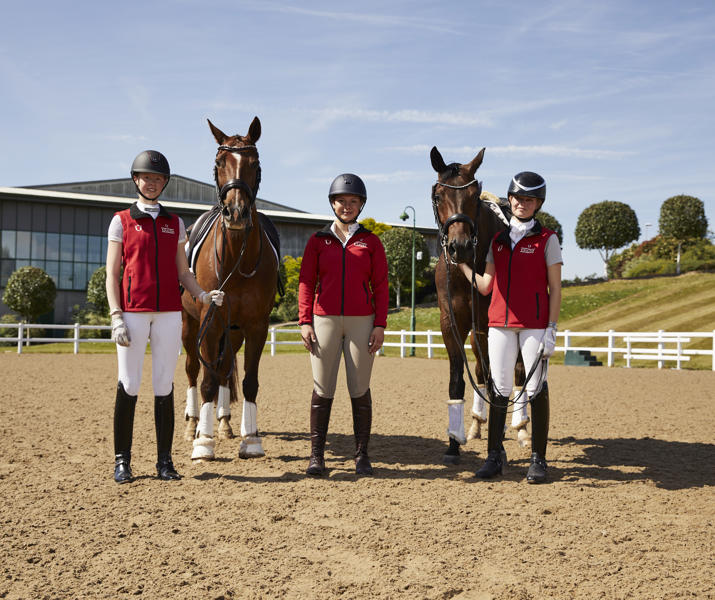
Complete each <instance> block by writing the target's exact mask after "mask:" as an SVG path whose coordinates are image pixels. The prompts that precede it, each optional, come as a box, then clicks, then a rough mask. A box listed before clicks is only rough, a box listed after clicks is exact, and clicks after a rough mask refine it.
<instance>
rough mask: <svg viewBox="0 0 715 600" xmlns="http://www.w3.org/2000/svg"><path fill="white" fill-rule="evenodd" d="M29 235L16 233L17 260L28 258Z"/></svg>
mask: <svg viewBox="0 0 715 600" xmlns="http://www.w3.org/2000/svg"><path fill="white" fill-rule="evenodd" d="M31 237H32V236H31V234H30V232H29V231H18V232H17V246H16V248H17V254H16V256H17V258H30V241H31Z"/></svg>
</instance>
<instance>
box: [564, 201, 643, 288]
mask: <svg viewBox="0 0 715 600" xmlns="http://www.w3.org/2000/svg"><path fill="white" fill-rule="evenodd" d="M640 234H641V230H640V227H639V226H638V217H637V216H636V213H635V212H634V210H633V209H632V208H631V207H630V206H628V205H627V204H624V203H623V202H613V201H611V200H604V201H603V202H598V203H596V204H592V205H591V206H589V207H588V208H586V209H585V210H584V211H583V212H582V213H581V214H580V215H579V217H578V221H577V222H576V230H575V231H574V237H575V238H576V243H577V244H578V247H579V248H583V249H585V250H598V253H599V254H600V255H601V258H602V259H603V271H604V274H605V276H606V278H608V260H609V258H610V257H611V255H612V254H613V253H614V252H615V251H616V250H618V248H622V247H623V246H625V245H626V244H628V243H629V242H632V241H633V240H637V239H638V237H639V236H640Z"/></svg>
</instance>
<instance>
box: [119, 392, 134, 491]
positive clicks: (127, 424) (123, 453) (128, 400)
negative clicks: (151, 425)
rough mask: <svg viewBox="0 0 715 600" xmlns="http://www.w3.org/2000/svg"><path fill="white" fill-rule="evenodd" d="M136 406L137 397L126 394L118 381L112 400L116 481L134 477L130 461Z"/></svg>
mask: <svg viewBox="0 0 715 600" xmlns="http://www.w3.org/2000/svg"><path fill="white" fill-rule="evenodd" d="M136 406H137V397H136V396H130V395H129V394H127V392H126V391H125V389H124V385H123V384H122V382H121V381H120V382H119V383H118V384H117V399H116V401H115V402H114V481H116V482H117V483H128V482H130V481H132V480H133V479H134V477H133V476H132V469H131V467H130V463H131V460H132V435H133V432H134V409H135V408H136Z"/></svg>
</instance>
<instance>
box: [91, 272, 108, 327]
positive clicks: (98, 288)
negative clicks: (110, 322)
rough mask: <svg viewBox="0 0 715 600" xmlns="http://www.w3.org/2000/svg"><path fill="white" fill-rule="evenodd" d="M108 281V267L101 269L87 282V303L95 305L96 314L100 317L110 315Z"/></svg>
mask: <svg viewBox="0 0 715 600" xmlns="http://www.w3.org/2000/svg"><path fill="white" fill-rule="evenodd" d="M106 281H107V267H99V269H97V270H96V271H95V272H94V273H92V276H91V277H90V278H89V281H88V282H87V302H89V303H90V304H92V305H94V308H95V310H96V312H97V313H99V314H100V315H107V314H108V313H109V301H108V300H107V285H106Z"/></svg>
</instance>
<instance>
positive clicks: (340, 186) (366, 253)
mask: <svg viewBox="0 0 715 600" xmlns="http://www.w3.org/2000/svg"><path fill="white" fill-rule="evenodd" d="M328 199H329V201H330V205H331V207H332V209H333V212H334V213H335V220H334V221H333V223H332V224H331V225H329V226H326V227H325V228H324V229H321V230H320V231H318V232H317V233H315V234H313V236H311V238H310V239H309V240H308V243H307V245H306V247H305V252H304V253H303V260H302V263H301V268H300V284H299V295H298V303H299V311H300V313H299V315H300V325H301V337H302V338H303V344H304V345H305V347H306V349H307V350H308V351H309V352H310V354H311V356H310V360H311V366H312V369H313V396H312V399H311V403H310V439H311V454H310V463H309V465H308V469H307V471H306V472H307V473H308V475H322V474H323V473H324V472H325V460H324V456H323V455H324V450H325V439H326V436H327V433H328V423H329V421H330V409H331V408H332V405H333V397H334V395H335V387H336V384H337V378H338V368H339V366H340V357H341V355H344V357H345V371H346V375H347V383H348V391H349V393H350V398H351V401H352V411H353V429H354V432H355V471H356V473H357V474H358V475H372V466H371V464H370V459H369V458H368V455H367V445H368V441H369V439H370V429H371V426H372V399H371V396H370V376H371V374H372V365H373V360H374V358H375V353H376V352H377V351H378V350H379V349H380V348H381V347H382V343H383V340H384V337H385V326H386V325H387V304H388V284H387V259H386V258H385V249H384V248H383V246H382V243H381V242H380V239H379V238H378V237H377V236H376V235H374V234H372V233H371V232H370V231H368V230H367V229H365V228H364V227H362V226H361V225H359V224H358V223H357V219H358V216H359V215H360V212H361V211H362V209H363V208H364V206H365V202H366V201H367V192H366V190H365V184H364V183H363V182H362V180H361V179H360V178H359V177H358V176H357V175H353V174H351V173H345V174H343V175H339V176H338V177H336V178H335V180H334V181H333V183H332V184H331V186H330V191H329V192H328Z"/></svg>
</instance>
